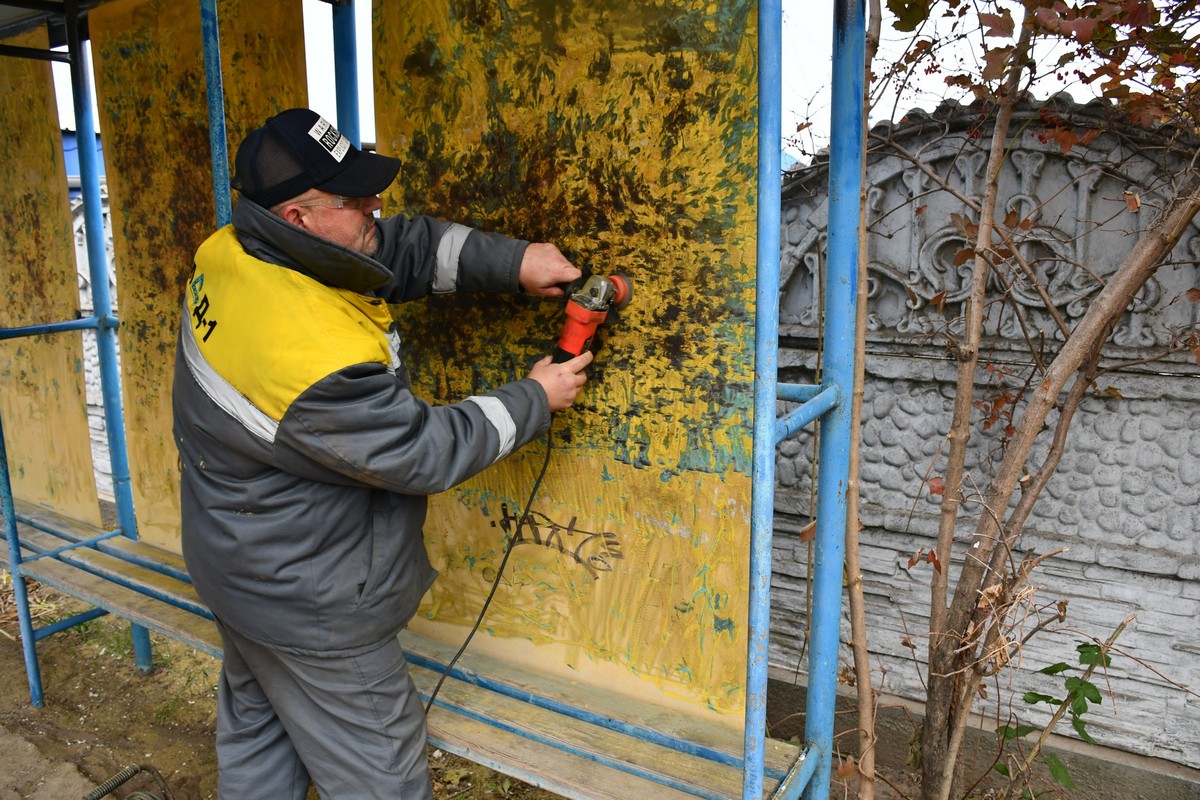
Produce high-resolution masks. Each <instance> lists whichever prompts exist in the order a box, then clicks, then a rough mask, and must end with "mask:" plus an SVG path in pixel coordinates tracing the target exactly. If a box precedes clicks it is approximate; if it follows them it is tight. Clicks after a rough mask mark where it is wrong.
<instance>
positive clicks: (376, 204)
mask: <svg viewBox="0 0 1200 800" xmlns="http://www.w3.org/2000/svg"><path fill="white" fill-rule="evenodd" d="M381 208H383V201H382V200H380V199H379V195H374V196H373V197H368V198H367V202H365V203H363V214H364V215H366V216H371V215H373V214H374V213H375V212H376V211H378V210H379V209H381Z"/></svg>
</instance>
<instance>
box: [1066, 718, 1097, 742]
mask: <svg viewBox="0 0 1200 800" xmlns="http://www.w3.org/2000/svg"><path fill="white" fill-rule="evenodd" d="M1071 727H1073V728H1074V729H1075V732H1076V733H1078V734H1079V738H1080V739H1083V740H1084V741H1085V742H1087V743H1088V744H1095V743H1096V740H1095V739H1093V738H1092V735H1091V734H1090V733H1088V732H1087V723H1085V722H1084V721H1083V718H1082V717H1071Z"/></svg>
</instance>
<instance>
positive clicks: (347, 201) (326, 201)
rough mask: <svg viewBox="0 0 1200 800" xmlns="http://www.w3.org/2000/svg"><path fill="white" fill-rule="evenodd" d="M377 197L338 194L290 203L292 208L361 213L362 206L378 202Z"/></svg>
mask: <svg viewBox="0 0 1200 800" xmlns="http://www.w3.org/2000/svg"><path fill="white" fill-rule="evenodd" d="M378 199H379V195H377V194H373V195H371V196H369V197H343V196H342V195H340V194H334V195H330V196H329V197H321V198H316V199H313V200H301V201H299V202H296V203H290V205H293V206H305V207H309V206H321V207H323V208H352V209H354V210H355V211H362V210H363V206H365V205H366V204H367V203H369V202H371V201H372V200H378Z"/></svg>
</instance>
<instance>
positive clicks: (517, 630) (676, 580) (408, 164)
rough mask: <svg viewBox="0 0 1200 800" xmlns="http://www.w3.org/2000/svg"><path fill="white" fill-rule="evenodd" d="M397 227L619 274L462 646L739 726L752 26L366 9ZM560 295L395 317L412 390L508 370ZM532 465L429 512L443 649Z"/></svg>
mask: <svg viewBox="0 0 1200 800" xmlns="http://www.w3.org/2000/svg"><path fill="white" fill-rule="evenodd" d="M374 15H375V48H374V52H375V54H376V55H375V58H376V124H377V139H378V141H379V148H380V150H381V151H382V152H386V153H388V154H391V155H395V156H397V157H398V158H400V159H401V160H402V161H403V167H402V169H401V173H400V178H399V180H398V181H397V186H396V188H395V189H394V191H393V193H392V194H390V195H389V196H388V197H386V198H385V201H386V203H387V206H388V208H385V213H387V212H389V211H395V210H402V211H404V212H406V213H419V212H424V213H432V214H435V215H438V216H442V217H445V218H451V219H456V220H461V221H464V222H467V223H469V224H473V225H475V226H477V227H483V228H487V229H494V230H501V231H504V232H507V233H510V234H512V235H515V236H519V237H521V238H525V239H530V240H534V241H543V240H544V241H553V242H555V243H557V244H559V245H560V246H561V247H563V249H564V251H565V252H567V254H568V255H569V256H570V257H572V258H573V260H575V262H576V263H578V264H581V265H583V264H587V265H588V266H590V267H591V268H592V270H593V271H595V272H596V273H599V274H608V273H611V272H613V271H622V272H624V273H626V274H627V275H629V276H630V277H631V278H632V280H633V283H634V297H633V301H632V303H631V304H630V306H629V307H628V308H627V309H626V310H625V311H624V312H622V313H623V316H624V320H623V321H622V322H621V323H620V324H619V325H616V326H613V327H612V328H611V329H609V330H608V331H607V332H606V333H605V335H604V337H603V343H602V346H601V348H600V351H599V355H598V358H597V361H596V363H595V365H594V368H593V369H592V370H591V376H592V380H591V383H589V385H588V387H587V388H586V389H585V393H584V395H583V397H582V399H581V401H580V402H579V403H578V404H577V406H576V407H575V408H573V409H572V410H570V411H569V412H566V413H563V414H560V415H558V418H557V419H556V421H555V444H554V451H553V453H552V455H551V462H550V468H549V472H548V474H547V476H546V479H545V483H544V484H543V487H542V491H541V494H540V495H539V498H538V500H537V501H536V503H535V505H534V509H533V515H532V520H533V524H532V525H531V526H530V527H529V528H528V529H526V530H525V531H523V532H522V534H521V537H520V540H519V544H518V545H517V546H516V548H515V549H514V550H513V555H512V558H511V560H510V562H509V564H508V566H507V568H506V570H505V574H504V577H503V580H502V581H501V584H500V588H499V590H498V592H497V594H496V599H495V601H494V603H493V606H492V609H491V611H490V612H489V614H488V616H487V619H486V621H485V623H484V625H483V630H484V631H486V633H485V634H484V635H481V636H479V637H477V639H476V643H474V644H473V645H472V647H478V648H480V649H481V650H485V651H489V652H491V653H493V654H495V655H499V656H502V657H505V658H508V659H511V660H516V661H518V662H520V663H524V664H527V665H528V666H529V668H530V669H531V670H535V671H551V672H557V673H560V674H563V675H569V676H574V677H583V678H584V679H585V680H587V681H588V682H591V683H596V684H601V685H606V686H611V687H614V688H616V689H618V690H620V691H622V692H626V693H631V694H634V695H636V696H644V697H646V698H647V699H649V700H651V701H653V702H656V703H660V704H664V703H665V704H669V705H673V706H674V705H677V706H678V707H680V708H686V709H689V710H692V711H695V710H697V708H698V707H701V708H702V707H707V708H709V709H712V710H714V711H717V712H722V714H723V715H724V716H723V718H724V719H726V720H728V721H729V722H730V724H735V725H736V724H738V723H739V722H740V717H738V716H737V715H736V714H738V713H740V711H741V709H742V707H743V705H744V701H745V694H744V689H745V687H744V681H745V664H746V623H745V621H746V618H747V592H748V583H749V579H748V573H749V557H748V551H749V531H750V472H751V452H752V442H751V438H752V433H751V426H752V419H751V406H752V398H753V390H752V373H753V325H752V317H753V302H754V255H755V254H754V248H755V237H754V231H755V213H754V193H755V190H756V147H757V141H756V132H755V131H756V128H755V113H756V103H757V97H756V91H755V89H754V87H755V85H756V65H755V58H756V49H755V36H756V17H755V13H754V6H753V4H752V3H749V2H693V1H692V0H677V1H676V2H671V3H666V4H642V3H636V2H619V3H571V4H559V3H550V2H544V0H515V1H514V2H508V3H497V2H488V1H487V0H484V1H483V2H473V3H461V2H455V1H454V0H441V1H439V0H429V1H428V2H421V3H416V4H408V3H406V4H394V3H380V2H376V3H375V6H374ZM561 312H562V304H561V303H558V302H548V301H541V300H531V299H528V298H504V297H491V296H487V297H480V296H473V297H472V296H464V297H457V296H453V297H444V298H433V299H431V300H430V301H428V302H427V303H425V304H420V305H418V304H410V305H409V306H405V307H404V308H403V309H402V311H401V314H402V320H401V321H402V325H403V326H404V327H405V329H406V331H407V338H406V340H407V341H408V342H409V343H410V347H411V349H412V352H411V353H410V354H409V355H408V363H409V366H410V368H411V369H412V371H413V373H414V375H416V376H417V380H418V384H417V391H418V392H420V393H422V394H425V395H426V396H428V397H429V398H431V399H434V400H458V399H462V398H464V397H466V396H468V395H470V394H472V393H474V392H478V391H480V390H486V389H487V388H488V387H490V386H494V385H496V384H498V383H500V382H503V381H505V380H511V379H514V378H518V377H522V376H523V375H524V374H525V371H526V370H527V367H528V364H529V363H531V361H533V360H534V359H536V358H537V357H539V356H540V355H542V354H545V353H547V352H549V351H550V350H551V349H552V347H553V344H554V341H555V339H556V338H557V335H558V332H559V331H560V329H561V325H562V313H561ZM543 452H544V449H539V447H537V446H532V447H531V448H530V449H529V450H527V451H526V452H525V453H523V454H520V455H518V456H516V457H514V458H512V459H510V460H509V461H508V462H506V463H504V464H501V465H498V466H497V467H495V468H493V469H491V470H489V471H488V472H486V473H485V474H484V475H482V476H480V477H479V478H478V479H476V480H474V481H472V482H470V483H469V484H466V485H465V486H463V487H460V488H459V489H457V490H455V491H453V492H450V493H447V494H446V495H443V496H441V497H439V498H437V499H436V502H435V503H434V504H433V505H432V507H431V511H430V515H429V523H428V525H427V537H426V538H427V542H428V547H429V550H430V553H431V556H432V557H433V560H434V563H435V565H436V566H437V567H438V568H439V569H440V570H441V572H442V577H441V578H440V579H439V581H438V582H437V583H436V584H435V586H434V588H433V590H432V591H431V594H430V595H429V597H428V598H427V600H426V604H425V605H424V606H423V610H422V619H420V620H418V621H417V622H415V623H414V627H416V628H418V629H419V630H420V631H421V632H423V633H427V634H429V635H432V636H436V637H438V638H441V639H443V640H446V641H460V640H461V637H462V636H463V635H464V633H465V630H466V626H468V625H470V624H471V623H472V622H473V621H474V618H475V615H476V614H477V613H478V611H479V608H480V605H481V603H482V601H483V598H484V597H485V595H486V594H487V592H488V590H489V588H490V586H491V582H492V580H493V579H494V578H495V575H496V570H497V568H498V567H499V563H500V559H501V556H502V553H503V543H504V541H505V540H506V538H510V537H512V536H513V535H515V533H516V519H515V518H516V516H517V515H518V512H517V509H519V508H521V507H523V506H524V504H525V502H526V498H527V496H528V494H529V490H530V485H531V484H532V482H533V481H534V479H535V477H536V475H537V473H538V469H539V467H540V465H541V456H542V453H543Z"/></svg>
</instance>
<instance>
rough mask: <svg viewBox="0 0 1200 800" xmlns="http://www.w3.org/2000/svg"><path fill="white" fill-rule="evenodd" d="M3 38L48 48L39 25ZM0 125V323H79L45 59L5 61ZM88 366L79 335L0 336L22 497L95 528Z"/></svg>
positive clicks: (10, 445) (4, 405) (2, 398)
mask: <svg viewBox="0 0 1200 800" xmlns="http://www.w3.org/2000/svg"><path fill="white" fill-rule="evenodd" d="M4 44H6V45H15V46H18V47H32V48H37V49H43V50H44V49H46V48H47V47H48V40H47V36H46V31H45V29H38V30H35V31H31V32H29V33H26V34H22V35H20V36H16V37H13V38H10V39H6V40H4ZM0 122H2V123H3V126H4V130H5V131H7V135H6V137H5V152H4V158H2V159H0V186H3V187H4V191H3V192H0V229H2V230H3V231H4V235H3V236H2V237H0V264H3V265H4V266H3V273H2V274H3V283H4V301H3V302H2V303H0V327H5V328H8V327H17V326H24V325H38V324H45V323H49V322H64V321H67V320H71V319H75V318H77V317H78V315H79V291H78V286H79V284H78V280H77V278H76V274H75V243H74V234H73V232H72V227H71V208H70V204H69V202H68V199H67V176H66V168H65V166H64V163H63V154H62V139H61V135H60V133H59V124H58V111H57V107H56V104H55V99H54V87H53V82H52V80H51V74H50V65H49V63H48V62H45V61H34V60H31V59H21V58H0ZM82 365H83V338H82V334H80V333H78V332H76V333H58V334H52V335H45V336H36V337H32V338H21V339H8V340H4V341H0V415H2V418H3V424H4V435H5V441H6V447H7V451H8V459H9V469H10V477H11V479H12V482H13V492H14V494H15V495H16V497H17V498H18V499H21V500H25V501H27V502H31V503H36V504H38V505H40V506H43V507H45V508H49V509H51V510H53V511H56V512H58V513H61V514H64V515H66V516H68V517H71V518H73V519H76V520H79V521H81V522H86V523H89V524H92V525H99V524H100V510H99V504H98V502H97V498H96V485H95V479H94V477H93V472H92V452H91V444H90V439H89V437H88V425H87V400H86V392H85V388H84V374H83V367H82Z"/></svg>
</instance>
